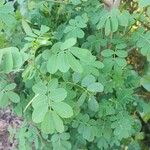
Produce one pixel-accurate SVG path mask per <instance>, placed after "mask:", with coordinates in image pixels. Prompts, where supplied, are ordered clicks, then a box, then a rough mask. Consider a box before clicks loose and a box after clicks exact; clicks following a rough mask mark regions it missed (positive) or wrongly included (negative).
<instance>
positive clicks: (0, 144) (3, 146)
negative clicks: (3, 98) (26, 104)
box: [0, 107, 22, 150]
mask: <svg viewBox="0 0 150 150" xmlns="http://www.w3.org/2000/svg"><path fill="white" fill-rule="evenodd" d="M21 123H22V119H21V118H19V117H17V116H15V115H14V114H13V113H12V111H11V108H9V107H8V108H6V109H0V150H15V149H16V147H17V141H16V139H15V138H14V137H11V138H10V133H9V130H8V128H16V129H18V128H19V127H20V126H21Z"/></svg>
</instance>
